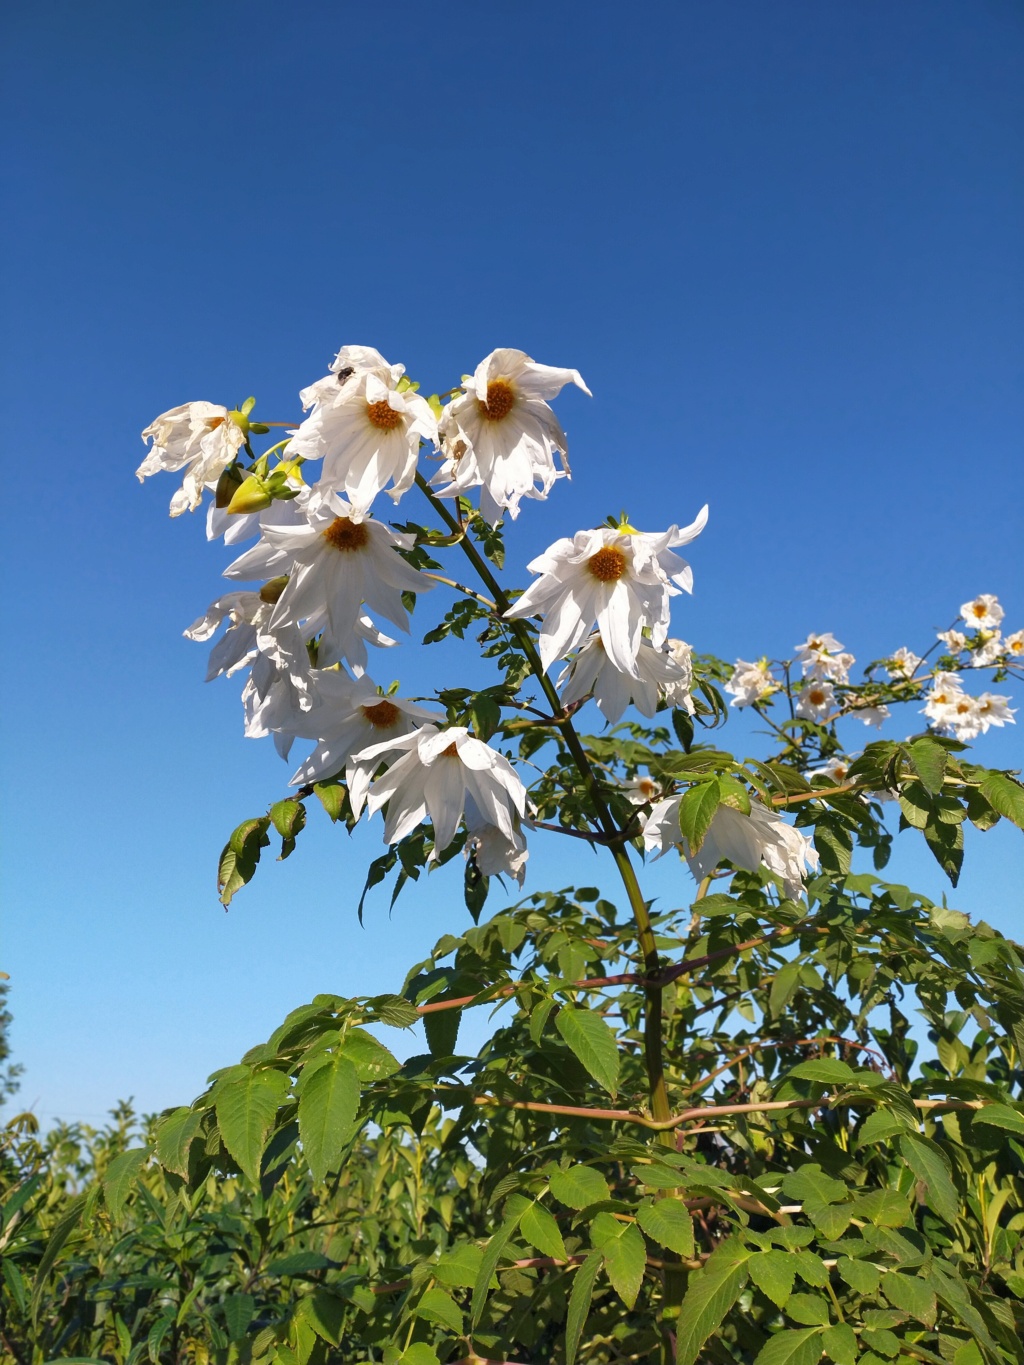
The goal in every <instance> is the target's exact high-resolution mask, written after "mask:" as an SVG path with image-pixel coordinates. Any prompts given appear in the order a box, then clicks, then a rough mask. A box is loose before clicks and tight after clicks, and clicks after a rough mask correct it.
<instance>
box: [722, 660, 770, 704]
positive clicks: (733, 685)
mask: <svg viewBox="0 0 1024 1365" xmlns="http://www.w3.org/2000/svg"><path fill="white" fill-rule="evenodd" d="M725 690H726V691H727V692H728V693H729V694H730V695H731V696H732V701H731V702H730V703H729V705H730V706H738V707H740V709H742V708H743V707H744V706H753V704H754V703H755V702H758V701H761V700H762V699H763V698H765V697H767V696H770V695H771V693H772V692H777V691H778V690H779V684H778V683H777V682H776V681H775V679H774V678H773V677H772V675H771V670H770V668H769V665H768V660H767V659H759V660H758V662H757V663H750V662H748V660H746V659H737V660H736V666H735V668H734V669H733V671H732V677H731V678H730V679H729V681H728V682H727V683H726V684H725Z"/></svg>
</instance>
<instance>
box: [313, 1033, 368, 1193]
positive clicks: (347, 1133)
mask: <svg viewBox="0 0 1024 1365" xmlns="http://www.w3.org/2000/svg"><path fill="white" fill-rule="evenodd" d="M358 1111H359V1076H358V1074H357V1072H356V1069H355V1067H354V1066H353V1064H352V1062H351V1061H349V1059H348V1057H346V1056H345V1054H344V1053H343V1052H335V1053H333V1054H332V1055H331V1057H330V1058H329V1060H328V1061H326V1062H325V1063H324V1064H323V1065H322V1066H319V1067H317V1069H316V1071H314V1072H313V1074H312V1076H310V1078H309V1080H308V1082H306V1084H305V1085H303V1087H302V1093H301V1095H300V1097H299V1138H300V1140H301V1142H302V1150H303V1152H304V1154H305V1157H306V1160H307V1161H308V1162H309V1169H310V1170H311V1171H312V1173H313V1179H314V1181H315V1182H316V1183H317V1184H320V1183H321V1182H322V1181H323V1180H325V1179H326V1177H327V1173H328V1171H330V1170H333V1169H334V1168H335V1167H336V1166H337V1163H338V1161H339V1159H340V1157H341V1154H342V1152H343V1151H344V1149H345V1147H346V1146H347V1144H348V1143H349V1142H350V1141H351V1139H352V1137H353V1135H354V1133H355V1129H356V1115H357V1113H358Z"/></svg>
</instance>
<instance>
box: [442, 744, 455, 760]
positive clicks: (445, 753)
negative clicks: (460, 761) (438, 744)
mask: <svg viewBox="0 0 1024 1365" xmlns="http://www.w3.org/2000/svg"><path fill="white" fill-rule="evenodd" d="M458 756H459V746H458V745H457V744H449V745H448V748H447V749H442V750H441V757H442V758H458Z"/></svg>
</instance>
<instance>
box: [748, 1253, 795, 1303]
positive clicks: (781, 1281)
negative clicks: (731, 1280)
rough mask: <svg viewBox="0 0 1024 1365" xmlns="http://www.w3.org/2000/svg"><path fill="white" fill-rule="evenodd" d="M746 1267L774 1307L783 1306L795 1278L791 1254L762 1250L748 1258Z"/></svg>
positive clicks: (791, 1289) (790, 1292)
mask: <svg viewBox="0 0 1024 1365" xmlns="http://www.w3.org/2000/svg"><path fill="white" fill-rule="evenodd" d="M747 1268H748V1270H749V1272H750V1278H751V1279H752V1280H753V1281H754V1283H755V1284H756V1285H757V1287H758V1289H760V1290H761V1292H762V1293H763V1294H767V1296H768V1297H769V1298H770V1299H771V1301H772V1303H774V1304H775V1306H776V1308H785V1306H786V1303H787V1302H788V1300H789V1296H790V1294H792V1292H793V1282H794V1280H795V1279H796V1266H795V1265H794V1264H793V1257H792V1255H791V1254H790V1253H789V1252H788V1251H762V1252H761V1253H760V1255H757V1256H752V1257H751V1258H750V1262H749V1264H748V1267H747Z"/></svg>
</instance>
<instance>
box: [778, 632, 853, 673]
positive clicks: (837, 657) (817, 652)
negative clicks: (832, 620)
mask: <svg viewBox="0 0 1024 1365" xmlns="http://www.w3.org/2000/svg"><path fill="white" fill-rule="evenodd" d="M793 648H794V649H795V650H796V657H797V658H798V659H799V660H800V663H801V664H802V665H803V672H804V677H805V678H807V677H812V678H830V679H831V680H832V681H833V682H838V683H844V682H846V681H847V679H848V678H849V676H850V666H851V665H852V664H853V663H855V662H856V661H855V659H854V657H853V655H852V654H844V653H843V652H842V650H843V647H842V645H841V644H840V643H839V641H838V640H837V639H836V637H835V636H834V635H830V634H829V633H828V632H826V633H825V634H824V635H808V637H807V639H806V640H805V641H804V643H803V644H802V645H794V646H793Z"/></svg>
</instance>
